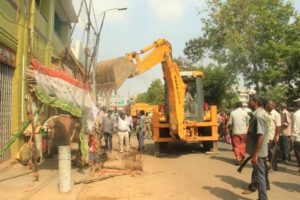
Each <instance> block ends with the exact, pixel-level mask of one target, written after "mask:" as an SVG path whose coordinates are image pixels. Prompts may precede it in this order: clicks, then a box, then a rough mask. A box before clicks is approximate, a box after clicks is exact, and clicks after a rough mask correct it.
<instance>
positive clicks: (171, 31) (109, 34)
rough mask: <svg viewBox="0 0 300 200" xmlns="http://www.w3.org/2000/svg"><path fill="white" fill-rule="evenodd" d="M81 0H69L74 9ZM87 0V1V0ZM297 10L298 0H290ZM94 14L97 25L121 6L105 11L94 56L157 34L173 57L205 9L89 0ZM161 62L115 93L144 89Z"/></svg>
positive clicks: (135, 46)
mask: <svg viewBox="0 0 300 200" xmlns="http://www.w3.org/2000/svg"><path fill="white" fill-rule="evenodd" d="M80 2H81V0H73V5H74V7H75V10H76V11H77V10H78V8H79V4H80ZM87 2H89V1H88V0H87ZM294 2H295V7H296V10H298V11H300V0H294ZM93 6H94V10H95V13H96V14H95V18H96V19H97V20H96V21H97V24H98V27H99V26H100V23H101V19H102V14H101V13H103V11H105V10H107V9H111V8H123V7H126V8H127V10H124V11H117V10H113V11H109V12H107V13H106V18H105V20H104V26H103V29H102V32H101V36H100V44H99V45H100V46H99V54H98V60H99V61H102V60H106V59H111V58H114V57H119V56H123V55H125V54H126V53H127V52H132V51H139V50H140V49H142V48H144V47H146V46H148V45H149V44H151V43H152V42H154V41H155V40H157V39H159V38H165V39H167V40H168V41H169V42H170V43H171V45H172V53H173V57H175V58H176V57H179V56H183V49H184V47H185V43H186V42H187V41H189V40H190V39H193V38H196V37H199V36H200V35H201V29H202V24H201V17H203V16H204V15H203V12H202V11H203V10H204V9H206V0H93ZM86 21H87V20H86V17H84V16H83V15H81V17H80V19H79V23H78V25H76V29H75V31H74V34H73V38H74V40H76V39H78V40H81V41H85V40H84V38H85V37H86V35H83V34H82V30H83V28H84V24H86ZM162 76H163V75H162V71H161V66H160V65H158V66H155V67H153V68H152V69H151V70H149V71H147V72H145V73H143V74H141V75H139V76H137V77H134V78H131V79H128V80H127V81H125V82H124V84H123V85H122V86H121V88H120V89H119V90H118V94H120V95H121V96H124V97H125V98H128V96H129V95H130V96H131V95H134V94H137V93H142V92H146V90H147V88H148V87H149V86H150V84H151V82H152V81H153V80H154V79H157V78H160V79H162Z"/></svg>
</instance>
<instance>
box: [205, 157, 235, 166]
mask: <svg viewBox="0 0 300 200" xmlns="http://www.w3.org/2000/svg"><path fill="white" fill-rule="evenodd" d="M210 158H211V159H214V160H220V161H223V162H226V163H229V164H231V165H233V164H234V163H235V159H234V158H227V157H223V156H211V157H210Z"/></svg>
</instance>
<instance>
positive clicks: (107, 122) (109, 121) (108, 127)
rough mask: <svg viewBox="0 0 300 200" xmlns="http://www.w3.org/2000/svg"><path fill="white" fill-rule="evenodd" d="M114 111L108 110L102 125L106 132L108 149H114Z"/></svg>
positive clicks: (105, 137)
mask: <svg viewBox="0 0 300 200" xmlns="http://www.w3.org/2000/svg"><path fill="white" fill-rule="evenodd" d="M111 114H112V111H111V110H108V112H107V116H106V117H104V118H103V121H102V127H103V133H104V140H105V149H106V150H107V151H111V150H112V135H113V131H114V123H115V120H114V119H113V118H112V116H111Z"/></svg>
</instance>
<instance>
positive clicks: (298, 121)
mask: <svg viewBox="0 0 300 200" xmlns="http://www.w3.org/2000/svg"><path fill="white" fill-rule="evenodd" d="M294 102H295V104H296V106H295V107H296V109H297V110H296V112H295V113H294V115H293V123H292V124H293V125H292V140H293V145H294V152H295V157H296V159H297V162H298V167H299V169H298V172H299V173H300V98H298V99H296V100H294Z"/></svg>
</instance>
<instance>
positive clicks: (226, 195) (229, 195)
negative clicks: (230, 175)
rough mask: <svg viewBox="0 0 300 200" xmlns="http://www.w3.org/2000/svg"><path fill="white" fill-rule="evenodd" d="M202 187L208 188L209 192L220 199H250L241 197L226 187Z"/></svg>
mask: <svg viewBox="0 0 300 200" xmlns="http://www.w3.org/2000/svg"><path fill="white" fill-rule="evenodd" d="M203 189H205V190H209V192H210V193H211V194H213V195H215V196H216V197H219V198H220V199H224V200H228V199H239V200H251V199H249V198H246V197H243V196H241V195H238V194H235V193H233V192H231V191H229V190H227V189H224V188H220V187H210V186H204V187H203Z"/></svg>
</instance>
